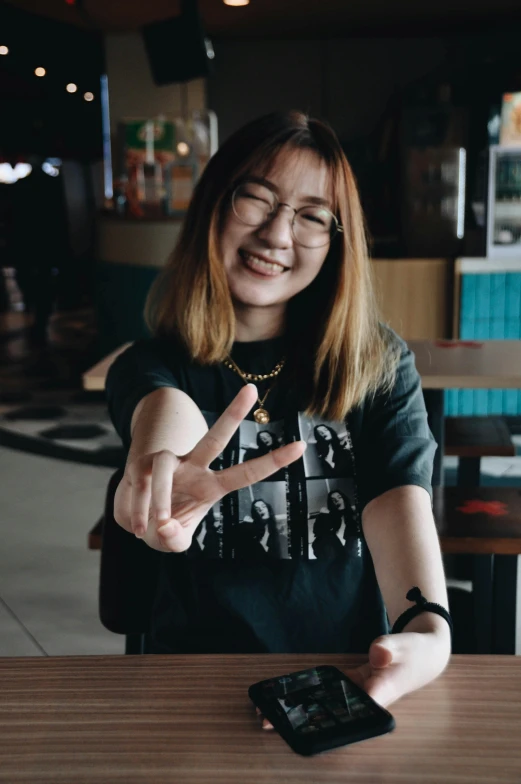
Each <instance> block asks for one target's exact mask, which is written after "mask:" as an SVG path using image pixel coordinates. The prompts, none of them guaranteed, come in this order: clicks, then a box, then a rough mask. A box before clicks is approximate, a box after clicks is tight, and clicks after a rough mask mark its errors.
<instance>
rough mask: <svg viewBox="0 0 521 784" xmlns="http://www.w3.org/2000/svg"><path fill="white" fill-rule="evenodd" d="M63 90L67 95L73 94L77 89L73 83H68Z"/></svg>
mask: <svg viewBox="0 0 521 784" xmlns="http://www.w3.org/2000/svg"><path fill="white" fill-rule="evenodd" d="M65 89H66V90H67V92H68V93H75V92H77V90H78V87H77V85H75V84H74V82H69V84H68V85H67V87H66V88H65Z"/></svg>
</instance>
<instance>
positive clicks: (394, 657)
mask: <svg viewBox="0 0 521 784" xmlns="http://www.w3.org/2000/svg"><path fill="white" fill-rule="evenodd" d="M398 653H399V652H398V645H397V643H396V640H395V639H394V638H393V637H391V635H389V634H387V635H385V636H383V637H378V638H377V639H376V640H374V641H373V642H372V644H371V647H370V648H369V662H370V664H371V666H372V667H374V668H375V669H377V670H381V669H385V668H386V667H389V665H391V664H393V663H394V664H395V663H396V662H397V661H398V659H399V655H398Z"/></svg>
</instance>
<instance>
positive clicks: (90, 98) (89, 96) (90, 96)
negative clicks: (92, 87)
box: [83, 92, 94, 101]
mask: <svg viewBox="0 0 521 784" xmlns="http://www.w3.org/2000/svg"><path fill="white" fill-rule="evenodd" d="M83 97H84V99H85V100H86V101H93V100H94V93H90V92H88V93H85V95H84V96H83Z"/></svg>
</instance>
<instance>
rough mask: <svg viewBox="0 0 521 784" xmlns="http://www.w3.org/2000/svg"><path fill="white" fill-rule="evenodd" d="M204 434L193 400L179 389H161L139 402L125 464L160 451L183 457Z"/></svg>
mask: <svg viewBox="0 0 521 784" xmlns="http://www.w3.org/2000/svg"><path fill="white" fill-rule="evenodd" d="M207 431H208V426H207V424H206V421H205V418H204V417H203V415H202V413H201V410H200V409H199V407H198V406H196V404H195V403H194V401H193V400H192V398H190V397H189V396H188V395H187V394H186V393H185V392H182V391H181V390H180V389H174V388H172V387H161V388H160V389H156V390H155V391H154V392H151V393H150V394H149V395H147V396H146V397H144V398H143V399H142V400H140V401H139V403H138V404H137V406H136V408H135V410H134V413H133V415H132V423H131V426H130V432H131V436H132V443H131V446H130V450H129V453H128V460H127V462H130V461H131V460H133V459H135V458H136V457H142V456H143V455H146V454H150V453H152V452H159V451H161V450H162V449H168V450H170V451H171V452H173V453H174V454H176V455H179V456H180V455H186V454H187V453H188V452H190V450H191V449H193V448H194V446H195V445H196V444H197V442H198V441H200V440H201V438H202V437H203V436H204V434H205V433H206V432H207Z"/></svg>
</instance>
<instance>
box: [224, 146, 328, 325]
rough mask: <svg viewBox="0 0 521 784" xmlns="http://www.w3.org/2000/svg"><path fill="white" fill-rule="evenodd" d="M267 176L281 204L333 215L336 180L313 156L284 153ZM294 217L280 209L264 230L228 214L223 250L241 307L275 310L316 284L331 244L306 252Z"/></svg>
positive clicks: (305, 152)
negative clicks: (320, 208) (315, 206)
mask: <svg viewBox="0 0 521 784" xmlns="http://www.w3.org/2000/svg"><path fill="white" fill-rule="evenodd" d="M261 175H262V176H263V179H264V180H265V181H267V184H268V185H269V186H270V187H271V188H272V189H273V191H274V192H275V194H276V195H277V197H278V199H279V202H284V203H287V204H290V205H291V206H292V207H295V208H296V209H298V208H299V207H303V206H305V205H309V204H312V203H316V200H317V199H322V200H324V202H326V206H328V208H329V209H332V190H331V182H330V176H329V173H328V171H327V167H326V165H325V163H324V162H323V161H322V160H321V159H320V158H319V156H318V155H317V154H316V153H314V152H313V151H312V150H291V149H282V150H281V151H280V153H279V154H278V156H277V158H276V159H275V161H274V164H273V166H272V167H271V169H270V170H269V171H268V172H267V174H264V175H263V174H262V172H255V171H253V172H251V176H261ZM293 215H294V212H293V210H292V209H289V208H288V207H282V206H281V207H279V210H278V212H277V214H276V215H275V217H274V218H273V219H272V220H269V221H268V222H267V223H265V224H263V225H262V226H258V227H256V226H247V225H245V224H244V223H241V222H240V221H239V219H238V218H237V217H236V216H235V214H234V212H233V210H232V208H231V206H230V207H229V209H228V214H227V216H226V219H225V222H224V227H223V231H222V236H221V250H222V255H223V261H224V268H225V271H226V277H227V280H228V285H229V287H230V292H231V295H232V299H233V301H234V304H235V306H236V307H237V306H239V307H242V308H244V307H246V308H251V309H253V308H270V306H271V307H272V308H273V307H275V306H278V307H279V308H281V309H282V311H283V310H284V309H285V305H286V303H287V302H288V300H290V299H291V298H292V297H294V296H295V295H296V294H298V293H299V292H300V291H302V290H303V289H305V288H306V287H307V286H309V284H310V283H311V282H312V281H313V280H314V279H315V278H316V276H317V275H318V273H319V272H320V269H321V267H322V264H323V263H324V260H325V258H326V256H327V254H328V251H329V243H328V244H327V245H325V246H323V247H319V248H304V247H302V246H300V245H297V244H296V243H295V242H294V239H293V235H292V231H291V222H292V219H293Z"/></svg>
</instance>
